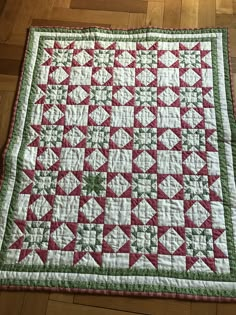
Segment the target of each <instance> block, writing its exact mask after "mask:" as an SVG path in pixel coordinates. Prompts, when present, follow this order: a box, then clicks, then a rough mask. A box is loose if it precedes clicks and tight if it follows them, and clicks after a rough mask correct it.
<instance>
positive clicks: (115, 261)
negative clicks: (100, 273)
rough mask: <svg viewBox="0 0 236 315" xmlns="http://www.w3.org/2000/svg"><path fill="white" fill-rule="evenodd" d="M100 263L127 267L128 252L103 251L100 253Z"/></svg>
mask: <svg viewBox="0 0 236 315" xmlns="http://www.w3.org/2000/svg"><path fill="white" fill-rule="evenodd" d="M102 265H103V267H107V268H129V254H125V253H105V254H103V255H102Z"/></svg>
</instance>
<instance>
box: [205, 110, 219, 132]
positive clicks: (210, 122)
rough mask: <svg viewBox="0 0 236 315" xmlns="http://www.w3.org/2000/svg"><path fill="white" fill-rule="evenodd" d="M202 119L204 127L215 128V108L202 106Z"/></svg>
mask: <svg viewBox="0 0 236 315" xmlns="http://www.w3.org/2000/svg"><path fill="white" fill-rule="evenodd" d="M204 119H205V128H206V129H216V115H215V108H204Z"/></svg>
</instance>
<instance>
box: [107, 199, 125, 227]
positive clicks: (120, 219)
mask: <svg viewBox="0 0 236 315" xmlns="http://www.w3.org/2000/svg"><path fill="white" fill-rule="evenodd" d="M104 223H105V224H118V225H119V224H130V223H131V199H129V198H107V199H106V206H105V219H104Z"/></svg>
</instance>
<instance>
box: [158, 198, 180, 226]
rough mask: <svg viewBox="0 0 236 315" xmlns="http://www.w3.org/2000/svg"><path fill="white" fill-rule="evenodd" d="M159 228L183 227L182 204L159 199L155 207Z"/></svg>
mask: <svg viewBox="0 0 236 315" xmlns="http://www.w3.org/2000/svg"><path fill="white" fill-rule="evenodd" d="M157 213H158V225H159V226H184V202H183V201H182V200H168V199H159V200H158V205H157Z"/></svg>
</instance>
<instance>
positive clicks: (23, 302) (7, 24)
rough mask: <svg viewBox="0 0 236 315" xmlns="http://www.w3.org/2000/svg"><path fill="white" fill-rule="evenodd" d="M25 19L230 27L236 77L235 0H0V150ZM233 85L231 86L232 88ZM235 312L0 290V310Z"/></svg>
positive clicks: (212, 306)
mask: <svg viewBox="0 0 236 315" xmlns="http://www.w3.org/2000/svg"><path fill="white" fill-rule="evenodd" d="M30 25H40V26H50V25H62V26H81V27H82V26H94V25H97V26H104V27H112V28H119V27H125V28H129V27H131V28H133V27H143V26H147V25H148V26H158V27H165V28H195V27H214V26H224V27H229V28H230V37H231V46H232V62H233V63H232V64H233V71H234V85H235V83H236V0H234V1H232V0H151V1H148V0H0V154H1V151H2V149H3V147H4V144H5V141H6V137H7V134H8V126H9V121H10V116H11V109H12V104H13V100H14V97H15V92H16V87H17V81H18V76H19V71H20V66H21V61H22V55H23V50H24V44H25V39H26V31H27V28H28V27H29V26H30ZM235 90H236V89H235ZM44 314H47V315H54V314H56V315H62V314H63V315H64V314H66V315H74V314H76V315H77V314H80V315H81V314H101V315H108V314H114V315H121V314H126V315H128V314H158V315H177V314H181V315H190V314H191V315H236V304H223V303H197V302H188V301H186V302H185V301H175V300H163V299H148V298H145V299H143V298H142V299H141V298H140V299H138V298H122V297H105V296H90V295H77V294H74V295H73V294H49V293H36V292H35V293H28V292H1V293H0V315H44Z"/></svg>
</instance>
